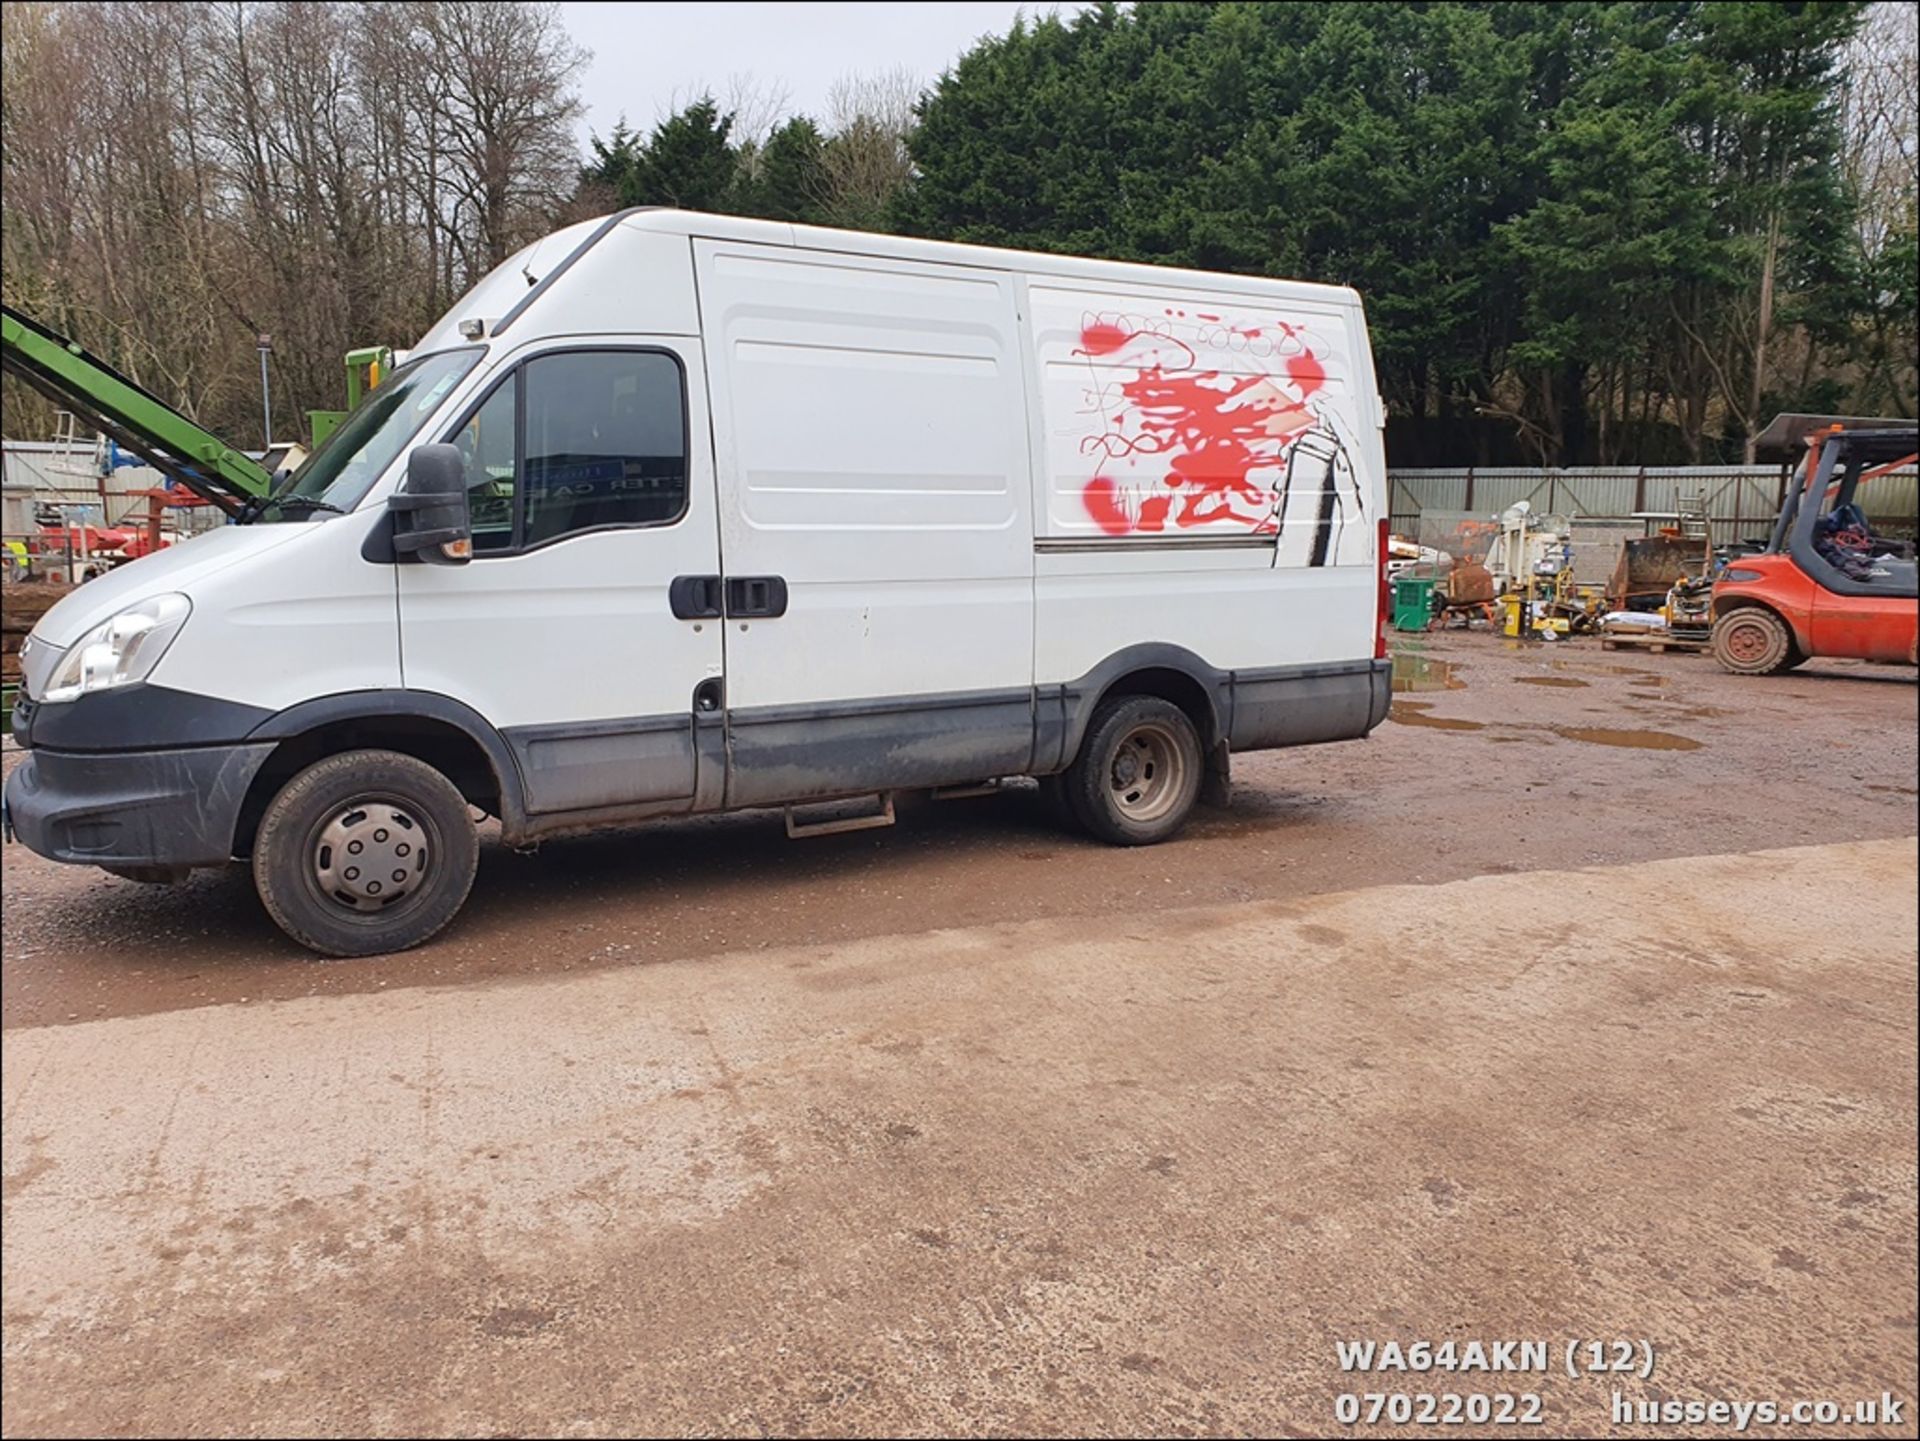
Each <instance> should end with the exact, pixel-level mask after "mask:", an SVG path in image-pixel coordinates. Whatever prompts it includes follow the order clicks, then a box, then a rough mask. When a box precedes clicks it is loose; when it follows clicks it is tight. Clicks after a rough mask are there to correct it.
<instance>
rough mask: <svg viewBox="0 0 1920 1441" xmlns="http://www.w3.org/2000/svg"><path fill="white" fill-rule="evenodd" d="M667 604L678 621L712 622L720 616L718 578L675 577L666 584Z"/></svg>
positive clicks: (703, 576) (710, 576)
mask: <svg viewBox="0 0 1920 1441" xmlns="http://www.w3.org/2000/svg"><path fill="white" fill-rule="evenodd" d="M667 604H668V605H669V606H671V607H672V608H673V613H674V615H675V617H676V618H678V619H680V620H712V619H715V618H717V617H718V616H719V614H720V577H719V576H717V575H676V576H675V577H674V578H673V579H672V580H671V581H670V582H668V584H667Z"/></svg>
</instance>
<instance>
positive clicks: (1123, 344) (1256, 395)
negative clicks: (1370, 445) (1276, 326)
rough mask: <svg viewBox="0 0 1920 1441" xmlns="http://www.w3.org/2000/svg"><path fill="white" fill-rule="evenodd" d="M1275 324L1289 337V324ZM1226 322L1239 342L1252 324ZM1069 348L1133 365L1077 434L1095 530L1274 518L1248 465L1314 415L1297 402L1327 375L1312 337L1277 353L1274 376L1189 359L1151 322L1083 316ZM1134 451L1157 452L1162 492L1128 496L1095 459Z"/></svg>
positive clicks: (1269, 454)
mask: <svg viewBox="0 0 1920 1441" xmlns="http://www.w3.org/2000/svg"><path fill="white" fill-rule="evenodd" d="M1200 318H1201V319H1203V320H1206V321H1209V322H1212V321H1217V320H1218V317H1216V316H1212V315H1207V316H1202V317H1200ZM1281 329H1282V330H1283V331H1285V333H1286V335H1287V338H1288V339H1289V340H1292V339H1293V338H1294V332H1293V330H1292V328H1291V327H1285V326H1283V327H1281ZM1230 334H1231V335H1232V336H1233V337H1237V338H1238V339H1239V341H1240V342H1241V343H1242V344H1250V343H1252V342H1253V341H1255V340H1257V339H1258V338H1259V336H1260V330H1259V329H1258V328H1257V327H1254V328H1244V329H1235V330H1233V331H1232V332H1230ZM1079 353H1080V354H1082V355H1085V356H1088V357H1104V358H1106V359H1107V360H1109V361H1112V360H1116V359H1117V360H1119V361H1121V362H1122V363H1125V364H1131V365H1132V366H1134V367H1135V370H1134V374H1133V376H1132V377H1131V378H1130V379H1127V380H1123V381H1122V382H1121V383H1120V385H1119V396H1120V398H1121V399H1122V400H1123V401H1124V402H1125V405H1123V406H1121V407H1120V408H1119V409H1118V410H1117V412H1115V413H1111V414H1105V415H1104V418H1105V421H1106V429H1105V430H1104V432H1103V433H1101V434H1098V435H1093V436H1089V437H1088V438H1087V440H1086V441H1085V442H1084V443H1083V445H1082V450H1083V451H1085V452H1088V453H1092V452H1094V451H1098V452H1099V453H1100V454H1101V457H1102V460H1101V468H1100V469H1097V470H1096V471H1095V473H1094V475H1093V477H1092V478H1091V479H1090V480H1088V481H1087V483H1086V486H1085V489H1084V491H1083V493H1082V500H1083V503H1084V504H1085V506H1086V510H1087V514H1088V515H1089V516H1090V517H1091V518H1092V519H1093V521H1094V523H1095V524H1096V525H1098V526H1099V527H1100V529H1101V530H1102V531H1104V532H1105V533H1106V534H1108V535H1128V534H1133V533H1142V532H1144V533H1153V532H1158V531H1162V530H1164V529H1166V527H1167V525H1168V524H1169V523H1171V524H1172V525H1174V526H1176V527H1179V528H1182V529H1191V528H1193V527H1197V526H1205V525H1213V524H1216V523H1221V522H1226V523H1230V524H1233V525H1236V526H1237V527H1240V528H1243V529H1247V530H1250V531H1251V532H1253V533H1254V534H1271V533H1272V532H1273V531H1274V530H1276V529H1277V528H1278V525H1279V519H1278V517H1277V516H1276V515H1275V514H1274V513H1273V500H1274V497H1273V491H1272V488H1271V486H1270V485H1268V484H1265V483H1262V482H1261V481H1259V480H1257V479H1255V478H1254V476H1253V472H1254V471H1255V470H1256V469H1260V468H1267V469H1272V468H1274V467H1275V466H1277V465H1278V464H1280V463H1281V459H1282V456H1283V455H1284V452H1285V450H1286V448H1287V447H1288V446H1290V445H1291V444H1292V443H1293V442H1294V441H1296V440H1297V439H1299V437H1300V436H1301V435H1303V434H1305V433H1306V432H1307V431H1308V430H1310V429H1312V428H1313V426H1314V425H1315V424H1316V417H1315V416H1314V414H1313V413H1312V411H1310V410H1309V409H1308V408H1307V404H1306V402H1307V400H1308V399H1309V398H1310V397H1311V396H1312V395H1313V394H1314V393H1315V392H1316V391H1318V390H1320V389H1321V388H1322V387H1323V386H1324V385H1325V384H1326V378H1327V372H1326V368H1325V366H1324V365H1322V363H1321V362H1320V359H1319V357H1318V356H1316V355H1315V354H1314V352H1313V351H1312V349H1311V348H1309V347H1307V346H1305V345H1304V344H1302V345H1301V346H1300V348H1298V349H1297V350H1295V351H1294V352H1293V353H1292V354H1290V355H1288V356H1287V357H1286V363H1285V370H1286V379H1285V381H1284V382H1283V381H1281V380H1280V379H1278V378H1277V377H1275V376H1271V375H1251V376H1249V375H1245V374H1239V375H1230V374H1223V373H1222V372H1221V371H1219V370H1201V369H1199V368H1198V367H1197V364H1196V358H1195V354H1194V351H1193V349H1192V348H1191V347H1190V346H1188V345H1187V344H1185V343H1184V342H1182V341H1180V340H1178V339H1176V338H1175V337H1173V336H1172V335H1171V334H1169V333H1166V332H1165V331H1163V330H1162V329H1160V328H1159V327H1147V326H1144V325H1138V324H1135V325H1132V326H1131V327H1130V326H1129V325H1128V324H1124V323H1116V322H1114V321H1112V320H1108V319H1105V318H1098V319H1090V320H1089V321H1088V322H1087V323H1086V324H1085V325H1083V326H1082V328H1081V332H1080V352H1079ZM1102 409H1103V412H1104V411H1105V406H1104V404H1103V406H1102ZM1133 456H1164V457H1165V461H1164V464H1165V467H1166V468H1165V471H1164V473H1163V474H1162V475H1161V476H1160V478H1159V482H1158V483H1159V485H1160V486H1162V487H1164V488H1165V493H1164V494H1163V493H1159V492H1158V491H1155V492H1154V493H1151V494H1148V495H1146V496H1137V497H1135V498H1134V500H1133V503H1132V504H1129V501H1128V494H1127V490H1126V488H1125V487H1123V486H1122V485H1121V484H1120V482H1119V481H1118V480H1116V478H1115V477H1114V476H1113V475H1112V474H1110V473H1108V471H1107V469H1106V466H1107V464H1108V463H1109V462H1112V461H1116V460H1123V459H1126V458H1128V457H1133Z"/></svg>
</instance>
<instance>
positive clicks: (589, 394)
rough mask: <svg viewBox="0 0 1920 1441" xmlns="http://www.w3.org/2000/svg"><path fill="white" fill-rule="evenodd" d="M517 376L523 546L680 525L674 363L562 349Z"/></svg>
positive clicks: (681, 452)
mask: <svg viewBox="0 0 1920 1441" xmlns="http://www.w3.org/2000/svg"><path fill="white" fill-rule="evenodd" d="M522 375H523V380H522V383H523V385H524V387H525V391H526V412H525V443H524V445H523V448H522V455H523V463H522V466H521V469H520V475H521V478H522V485H521V489H522V491H523V493H524V501H523V504H524V506H525V521H524V530H523V533H522V540H521V544H522V545H524V546H535V545H542V544H546V543H547V542H550V541H554V540H558V539H559V538H560V537H562V536H565V535H572V534H575V533H577V532H579V531H586V530H599V529H602V528H605V527H608V526H635V525H666V524H670V523H672V522H673V521H676V520H678V519H679V518H680V516H681V515H682V514H683V513H684V512H685V511H686V507H687V439H686V401H685V396H684V387H683V384H682V381H681V376H680V366H679V363H678V362H677V361H676V360H675V359H674V358H673V357H672V356H669V355H664V354H661V353H660V352H658V351H617V350H616V351H569V352H563V353H561V354H557V355H546V356H540V357H538V358H536V359H533V360H530V361H528V362H527V363H526V365H525V366H524V367H522Z"/></svg>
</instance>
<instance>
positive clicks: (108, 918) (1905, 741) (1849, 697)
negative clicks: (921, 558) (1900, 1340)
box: [0, 632, 1920, 1027]
mask: <svg viewBox="0 0 1920 1441" xmlns="http://www.w3.org/2000/svg"><path fill="white" fill-rule="evenodd" d="M1403 645H1404V646H1405V649H1404V651H1403V653H1402V654H1401V657H1400V664H1401V671H1402V677H1403V681H1404V683H1405V684H1407V685H1409V686H1412V687H1414V689H1411V690H1408V691H1407V692H1406V693H1404V694H1403V695H1401V696H1400V697H1399V698H1398V699H1399V701H1400V704H1399V705H1398V706H1396V708H1395V714H1394V719H1393V720H1392V721H1391V722H1389V723H1388V724H1387V725H1384V726H1382V727H1381V728H1380V729H1379V730H1378V731H1376V732H1375V733H1374V735H1373V736H1372V737H1371V738H1370V739H1368V740H1367V741H1365V742H1362V743H1356V744H1348V745H1336V746H1321V747H1314V748H1309V749H1305V750H1297V751H1278V752H1267V753H1260V754H1254V755H1246V756H1239V757H1236V758H1235V762H1234V777H1235V786H1234V799H1233V804H1232V806H1231V807H1230V808H1228V809H1225V810H1213V811H1206V812H1202V813H1201V815H1200V816H1199V817H1198V819H1197V820H1196V821H1195V823H1194V824H1193V825H1192V826H1191V827H1190V829H1189V830H1188V831H1187V832H1186V833H1185V834H1184V835H1183V836H1182V837H1181V838H1180V840H1179V841H1178V842H1176V843H1175V844H1172V845H1166V846H1158V847H1153V848H1149V849H1145V850H1134V851H1125V850H1115V849H1112V848H1110V847H1106V846H1101V845H1097V844H1094V843H1092V842H1090V841H1087V840H1084V839H1079V838H1075V837H1072V836H1068V835H1063V834H1061V833H1060V832H1059V831H1058V830H1057V829H1055V828H1054V827H1053V826H1052V825H1051V824H1050V822H1049V821H1048V819H1047V818H1046V816H1045V815H1044V814H1043V812H1042V810H1041V807H1040V805H1039V803H1038V799H1037V797H1036V796H1035V795H1034V794H1033V793H1032V791H1031V790H1030V789H1027V790H1015V791H1013V792H1012V793H1009V794H1006V795H1002V796H996V797H991V798H987V799H976V800H957V801H951V802H943V803H938V804H935V803H931V802H921V803H919V804H917V805H907V806H904V807H903V814H902V818H901V821H900V824H899V825H897V826H895V827H893V828H892V829H890V830H885V831H865V832H856V833H853V834H849V835H842V836H833V837H824V838H820V839H816V840H807V841H799V842H795V841H789V840H787V838H786V835H785V832H784V830H783V828H782V825H781V821H780V818H779V816H778V814H777V813H773V812H749V813H744V814H740V815H734V816H724V817H718V818H713V819H706V820H697V821H681V822H668V823H659V824H655V825H653V826H650V827H645V828H641V829H636V830H631V831H625V832H617V833H611V834H604V835H598V836H587V837H580V838H576V839H569V840H562V841H554V842H549V843H548V844H546V845H544V846H542V847H541V848H540V850H539V852H538V853H537V854H534V855H531V856H526V855H516V854H514V853H513V852H512V851H509V850H507V849H505V848H504V847H502V846H499V845H497V844H496V845H490V846H488V847H486V849H485V850H484V851H483V853H482V856H481V861H480V874H479V878H478V880H477V882H476V884H475V888H474V894H473V898H472V899H471V900H470V901H469V903H468V905H467V909H466V911H465V912H464V913H463V915H462V916H461V918H460V919H459V920H458V921H456V922H455V923H454V925H453V927H452V928H451V929H450V930H449V931H448V932H447V933H446V934H445V935H444V936H442V937H441V938H440V939H438V940H436V941H435V942H434V943H433V944H432V945H429V946H427V947H424V948H423V949H421V950H418V951H415V952H412V953H409V954H407V955H404V956H398V957H393V958H389V959H384V960H376V961H327V962H321V961H316V960H315V959H314V958H313V957H311V956H309V955H308V954H307V953H305V952H304V951H302V950H300V949H299V948H298V947H297V946H295V945H294V944H293V943H292V942H290V941H287V940H286V939H284V938H283V937H282V936H281V935H280V933H279V932H278V931H277V930H276V929H275V928H274V926H273V924H272V922H271V921H269V920H268V919H267V917H266V915H265V913H264V912H263V911H262V910H261V909H260V907H259V904H258V903H257V902H256V900H255V899H254V897H253V892H252V884H251V880H250V879H249V877H248V876H247V875H246V874H245V872H244V870H243V869H239V868H235V869H230V870H229V871H226V872H222V873H213V872H201V873H199V874H197V875H196V876H195V878H194V879H193V880H192V881H191V882H190V883H188V884H187V885H184V886H179V887H152V886H142V885H138V884H136V883H133V882H128V881H120V880H116V879H113V878H112V877H109V876H106V875H103V874H102V873H100V872H98V871H95V870H92V869H82V868H75V867H68V866H57V865H53V864H51V863H48V862H45V861H42V860H41V859H40V858H38V857H37V856H34V855H32V854H31V853H29V852H28V851H26V850H25V848H24V847H21V846H18V845H15V846H10V847H8V848H7V849H6V852H5V858H4V866H3V867H0V878H3V884H4V890H5V901H6V904H5V908H4V920H3V921H0V941H3V942H4V948H5V954H6V961H7V963H6V966H5V968H4V972H0V976H3V979H4V992H3V993H0V996H3V999H0V1015H3V1016H4V1023H5V1025H7V1026H9V1027H12V1026H24V1025H49V1024H60V1023H65V1022H71V1021H77V1020H88V1019H96V1018H99V1017H104V1016H121V1015H138V1014H144V1013H148V1012H153V1011H164V1010H172V1009H177V1008H179V1007H183V1006H195V1005H211V1004H218V1003H221V1002H224V1001H237V1000H241V999H246V1000H248V1001H260V1000H267V999H277V998H285V997H291V996H302V995H339V994H348V993H352V992H358V991H369V990H379V989H391V988H394V987H404V986H411V985H444V984H457V983H466V982H471V981H477V980H483V979H487V978H491V977H508V976H512V977H525V976H530V975H540V974H553V973H561V972H580V971H586V970H592V969H597V968H603V967H619V966H631V965H642V964H651V963H658V962H663V961H675V960H688V959H696V958H699V957H703V956H713V955H720V954H725V953H728V952H732V951H739V950H751V949H757V948H762V947H768V946H779V945H808V944H820V943H832V942H839V941H849V940H854V939H858V938H862V937H871V936H885V935H892V934H897V933H901V932H912V931H920V930H926V929H929V928H934V927H943V926H970V925H980V924H984V923H987V922H992V921H1003V920H1032V919H1041V918H1047V917H1069V916H1105V915H1111V914H1115V913H1130V914H1138V913H1151V912H1155V911H1160V910H1164V909H1168V908H1172V907H1191V906H1208V905H1221V904H1227V903H1231V902H1235V901H1243V900H1253V899H1264V898H1273V897H1302V896H1310V895H1316V894H1321V893H1325V892H1329V891H1336V890H1347V889H1352V888H1354V887H1357V886H1367V885H1375V884H1380V883H1383V882H1392V881H1427V882H1431V881H1444V880H1454V879H1459V878H1462V877H1466V876H1472V875H1480V874H1487V873H1503V872H1511V871H1528V870H1538V869H1544V868H1556V867H1564V866H1577V865H1596V864H1612V863H1619V862H1624V861H1633V860H1646V859H1653V858H1657V857H1663V856H1684V855H1697V854H1702V853H1707V852H1724V851H1742V850H1755V849H1762V848H1766V847H1773V846H1784V845H1798V844H1807V843H1812V842H1817V841H1840V840H1858V839H1865V838H1869V837H1876V836H1904V835H1912V834H1914V833H1915V831H1916V830H1920V814H1917V812H1916V804H1917V803H1916V794H1917V792H1916V782H1915V770H1916V741H1915V724H1916V707H1915V698H1916V686H1915V684H1914V673H1913V672H1912V671H1911V670H1904V669H1897V668H1888V667H1873V666H1864V665H1856V664H1849V663H1846V662H1831V661H1817V662H1814V663H1813V664H1812V665H1809V666H1808V667H1807V668H1806V669H1805V670H1803V671H1800V672H1796V673H1794V674H1792V675H1789V676H1784V677H1771V678H1766V679H1758V680H1755V679H1744V678H1741V677H1737V676H1730V675H1727V674H1725V673H1724V672H1722V671H1721V670H1720V668H1719V667H1718V666H1717V665H1715V664H1714V663H1713V661H1712V660H1711V659H1709V658H1707V657H1705V656H1699V655H1678V654H1669V655H1665V656H1657V657H1656V656H1640V655H1637V654H1634V653H1630V652H1620V651H1602V650H1600V649H1599V648H1598V646H1597V645H1596V644H1594V643H1592V642H1573V643H1567V644H1562V645H1559V646H1557V647H1555V646H1549V645H1545V644H1532V645H1528V646H1525V647H1522V646H1520V645H1519V644H1518V643H1515V642H1510V641H1503V640H1500V639H1498V638H1496V637H1492V636H1488V635H1485V634H1480V633H1475V634H1465V633H1459V632H1455V633H1452V634H1448V635H1443V636H1433V637H1430V638H1419V639H1415V640H1412V641H1410V642H1407V641H1403ZM1428 688H1431V689H1428ZM16 761H17V756H13V755H10V756H8V757H7V764H8V765H12V764H14V763H15V762H16Z"/></svg>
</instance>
